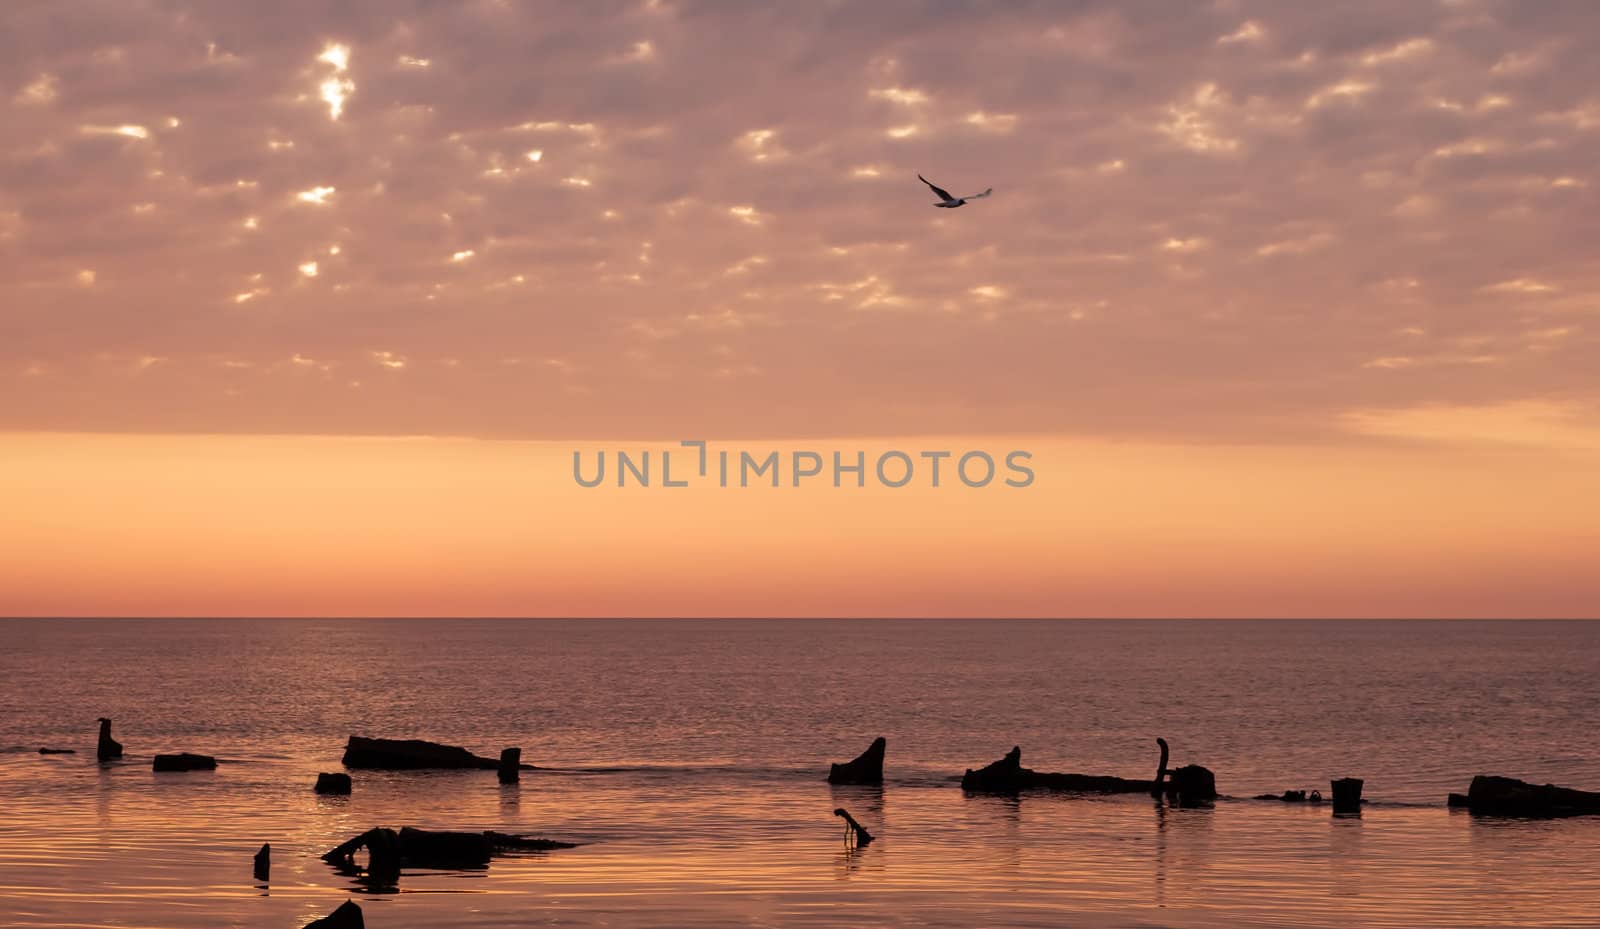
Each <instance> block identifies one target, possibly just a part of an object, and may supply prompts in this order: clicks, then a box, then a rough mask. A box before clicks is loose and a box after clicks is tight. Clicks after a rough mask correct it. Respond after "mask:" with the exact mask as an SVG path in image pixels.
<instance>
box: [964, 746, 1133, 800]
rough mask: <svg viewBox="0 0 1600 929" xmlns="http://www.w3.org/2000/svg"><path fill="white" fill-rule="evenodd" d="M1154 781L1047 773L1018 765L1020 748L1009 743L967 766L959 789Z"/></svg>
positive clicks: (1116, 787)
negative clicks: (980, 763) (992, 758)
mask: <svg viewBox="0 0 1600 929" xmlns="http://www.w3.org/2000/svg"><path fill="white" fill-rule="evenodd" d="M1154 787H1155V781H1141V780H1129V779H1127V778H1122V777H1110V776H1107V775H1098V774H1051V773H1047V772H1042V771H1034V770H1032V769H1031V768H1024V767H1023V766H1022V749H1021V747H1013V748H1012V749H1011V751H1009V752H1006V755H1005V757H1004V758H1001V759H1000V760H999V761H996V762H993V763H992V764H988V765H985V766H984V767H982V768H979V769H977V770H975V771H974V770H973V769H971V768H968V769H967V773H966V774H964V775H962V777H961V789H962V790H965V791H968V792H971V793H1001V794H1012V793H1020V792H1021V791H1024V790H1067V791H1076V792H1079V793H1099V794H1133V793H1149V792H1150V791H1151V790H1152V789H1153V788H1154Z"/></svg>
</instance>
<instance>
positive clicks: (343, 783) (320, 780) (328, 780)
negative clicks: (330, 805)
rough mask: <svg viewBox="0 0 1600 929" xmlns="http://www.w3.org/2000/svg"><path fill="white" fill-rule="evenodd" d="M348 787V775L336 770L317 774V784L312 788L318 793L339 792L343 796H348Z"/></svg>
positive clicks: (349, 785)
mask: <svg viewBox="0 0 1600 929" xmlns="http://www.w3.org/2000/svg"><path fill="white" fill-rule="evenodd" d="M350 787H351V784H350V775H348V774H340V773H338V772H333V773H329V772H326V771H324V772H322V773H321V774H318V775H317V785H316V787H314V788H312V789H313V790H315V791H316V792H317V793H319V794H341V795H344V796H349V794H350Z"/></svg>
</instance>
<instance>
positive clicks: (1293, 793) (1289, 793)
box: [1255, 790, 1320, 803]
mask: <svg viewBox="0 0 1600 929" xmlns="http://www.w3.org/2000/svg"><path fill="white" fill-rule="evenodd" d="M1255 799H1257V800H1279V801H1282V802H1284V803H1304V802H1306V792H1305V791H1303V790H1285V791H1284V792H1283V793H1281V794H1256V796H1255ZM1319 799H1320V798H1319Z"/></svg>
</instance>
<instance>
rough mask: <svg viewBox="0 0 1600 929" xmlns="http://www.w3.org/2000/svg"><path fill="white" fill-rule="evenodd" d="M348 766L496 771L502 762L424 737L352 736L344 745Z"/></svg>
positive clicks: (345, 761) (394, 769)
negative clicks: (385, 737) (375, 737)
mask: <svg viewBox="0 0 1600 929" xmlns="http://www.w3.org/2000/svg"><path fill="white" fill-rule="evenodd" d="M344 766H345V767H347V768H376V769H382V770H392V771H409V770H418V769H423V768H457V769H462V768H475V769H480V770H486V771H493V770H495V769H496V768H498V767H499V766H500V763H499V762H497V761H495V760H494V759H493V758H483V757H481V756H478V755H474V754H473V753H471V752H469V751H467V750H466V749H464V748H458V747H456V746H454V745H441V744H439V743H438V742H425V741H423V740H421V739H368V738H363V737H361V736H358V735H353V736H351V737H350V741H349V742H348V743H347V744H346V745H345V747H344Z"/></svg>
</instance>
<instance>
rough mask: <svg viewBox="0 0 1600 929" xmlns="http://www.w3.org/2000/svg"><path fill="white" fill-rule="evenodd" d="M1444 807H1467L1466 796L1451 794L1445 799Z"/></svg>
mask: <svg viewBox="0 0 1600 929" xmlns="http://www.w3.org/2000/svg"><path fill="white" fill-rule="evenodd" d="M1444 805H1445V806H1452V807H1464V806H1466V805H1467V795H1466V794H1451V795H1450V796H1448V797H1446V798H1445V803H1444Z"/></svg>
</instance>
